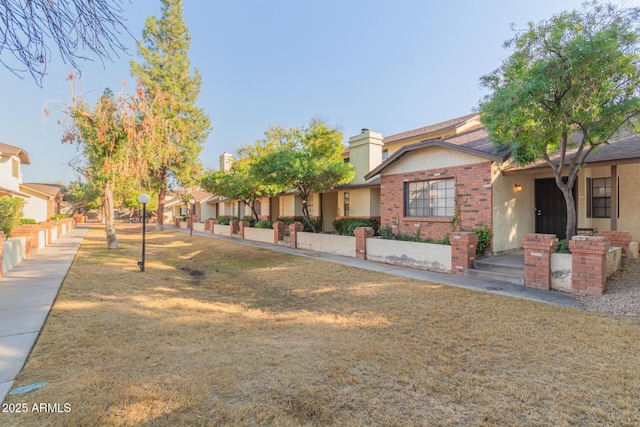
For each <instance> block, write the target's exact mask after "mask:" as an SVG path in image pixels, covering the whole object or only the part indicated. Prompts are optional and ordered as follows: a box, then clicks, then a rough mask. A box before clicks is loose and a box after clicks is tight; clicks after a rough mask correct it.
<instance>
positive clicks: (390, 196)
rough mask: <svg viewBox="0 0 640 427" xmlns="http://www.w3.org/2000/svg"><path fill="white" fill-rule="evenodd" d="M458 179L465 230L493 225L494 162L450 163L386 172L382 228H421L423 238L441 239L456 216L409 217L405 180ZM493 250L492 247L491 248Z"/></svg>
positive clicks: (408, 230)
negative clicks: (398, 171) (406, 214)
mask: <svg viewBox="0 0 640 427" xmlns="http://www.w3.org/2000/svg"><path fill="white" fill-rule="evenodd" d="M446 178H454V179H455V195H456V200H457V202H458V205H459V206H460V220H461V227H462V228H463V229H468V228H476V227H478V225H479V224H484V225H486V226H488V227H491V226H492V224H493V222H492V193H491V162H489V161H487V162H481V163H474V164H469V165H462V166H450V167H446V168H439V169H429V170H424V171H417V172H406V173H402V174H392V175H384V174H383V175H382V176H381V178H380V216H381V226H382V227H392V230H393V232H394V233H402V234H410V235H415V234H416V233H417V230H418V229H420V236H421V237H422V238H431V239H436V240H437V239H441V238H443V237H444V236H445V235H446V234H450V233H451V231H452V229H451V220H452V218H424V217H405V210H404V209H405V206H404V183H405V182H411V181H425V180H432V179H446ZM487 250H488V251H491V250H492V249H491V248H487Z"/></svg>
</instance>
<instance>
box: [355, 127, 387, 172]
mask: <svg viewBox="0 0 640 427" xmlns="http://www.w3.org/2000/svg"><path fill="white" fill-rule="evenodd" d="M349 162H350V163H351V164H352V165H353V167H354V171H355V173H356V176H355V178H353V181H351V183H352V184H362V183H364V182H366V180H365V179H364V176H365V175H366V174H367V173H368V172H369V171H370V170H371V169H373V168H375V167H376V166H378V165H379V164H380V163H382V134H380V133H378V132H372V131H371V129H368V128H364V129H362V131H361V132H360V134H359V135H356V136H352V137H351V138H349Z"/></svg>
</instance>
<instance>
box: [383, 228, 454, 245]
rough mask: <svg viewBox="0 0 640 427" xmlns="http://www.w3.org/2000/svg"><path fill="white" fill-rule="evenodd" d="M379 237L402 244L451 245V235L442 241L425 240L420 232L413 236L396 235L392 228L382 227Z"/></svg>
mask: <svg viewBox="0 0 640 427" xmlns="http://www.w3.org/2000/svg"><path fill="white" fill-rule="evenodd" d="M378 236H379V237H380V238H381V239H386V240H399V241H402V242H418V243H433V244H436V245H450V244H451V243H450V242H449V235H448V234H447V235H445V236H444V237H443V238H442V239H438V240H435V239H429V238H426V239H423V238H421V237H420V234H419V230H418V231H417V232H416V234H414V235H411V234H402V233H398V234H394V233H393V231H392V229H391V227H381V228H380V229H379V230H378Z"/></svg>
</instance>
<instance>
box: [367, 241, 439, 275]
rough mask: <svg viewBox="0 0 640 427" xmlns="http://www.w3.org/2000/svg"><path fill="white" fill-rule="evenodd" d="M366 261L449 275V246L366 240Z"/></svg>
mask: <svg viewBox="0 0 640 427" xmlns="http://www.w3.org/2000/svg"><path fill="white" fill-rule="evenodd" d="M367 259H368V260H371V261H377V262H384V263H386V264H395V265H404V266H407V267H414V268H420V269H423V270H430V271H440V272H444V273H449V272H450V271H451V246H449V245H436V244H431V243H418V242H402V241H398V240H385V239H367Z"/></svg>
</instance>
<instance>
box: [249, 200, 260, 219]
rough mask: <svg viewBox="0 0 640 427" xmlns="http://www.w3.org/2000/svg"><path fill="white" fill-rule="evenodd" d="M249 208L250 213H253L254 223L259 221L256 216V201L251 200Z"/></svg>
mask: <svg viewBox="0 0 640 427" xmlns="http://www.w3.org/2000/svg"><path fill="white" fill-rule="evenodd" d="M249 207H250V208H251V212H252V213H253V217H254V218H255V219H256V222H258V221H260V217H259V216H258V212H257V211H256V201H255V200H253V201H251V202H249Z"/></svg>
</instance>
